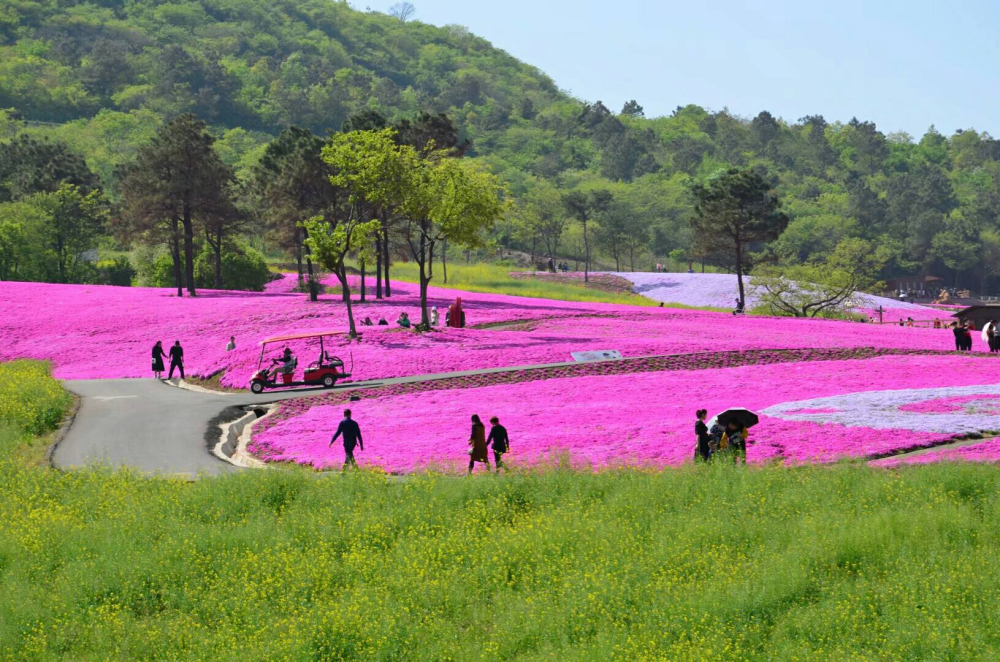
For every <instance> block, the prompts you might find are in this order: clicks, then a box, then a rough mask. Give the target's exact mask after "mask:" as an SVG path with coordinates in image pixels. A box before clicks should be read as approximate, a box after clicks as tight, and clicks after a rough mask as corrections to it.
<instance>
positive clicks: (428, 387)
mask: <svg viewBox="0 0 1000 662" xmlns="http://www.w3.org/2000/svg"><path fill="white" fill-rule="evenodd" d="M957 353H958V352H954V351H948V350H933V349H893V348H877V347H851V348H821V349H755V350H746V351H728V352H700V353H695V354H666V355H660V356H647V357H637V358H624V359H613V360H609V361H598V362H594V363H575V362H573V363H562V364H549V365H538V366H519V367H513V368H490V369H488V370H482V371H467V372H465V373H444V374H441V375H425V376H422V377H417V378H403V379H405V380H406V381H403V380H398V381H396V380H394V383H386V384H384V385H381V386H380V385H374V384H373V385H371V386H368V387H363V386H362V387H360V388H357V389H352V390H349V391H348V390H345V391H340V392H335V393H330V392H325V393H321V394H318V395H314V396H311V397H303V398H296V399H295V400H294V401H291V402H290V403H289V404H281V405H279V407H278V411H277V412H274V413H272V414H271V415H269V416H268V417H267V420H266V421H262V423H261V425H258V426H257V427H258V429H259V430H260V431H265V430H268V429H270V428H271V427H273V426H274V425H275V424H277V423H279V422H281V421H284V420H287V419H289V418H292V417H293V415H298V414H300V413H302V412H304V411H305V410H307V409H309V408H311V407H314V406H323V405H343V404H347V403H348V402H350V401H351V398H355V399H358V398H365V397H385V396H390V397H391V396H398V395H408V394H411V393H419V392H424V391H445V390H452V389H469V388H480V387H485V386H495V385H499V384H517V383H522V382H531V381H538V380H548V379H563V378H568V377H585V376H602V375H621V374H629V373H643V372H674V371H680V370H714V369H721V368H738V367H743V366H752V365H774V364H780V363H802V362H808V361H846V360H863V359H870V358H876V357H879V356H949V355H953V354H957ZM962 354H963V355H969V354H967V353H964V352H963V353H962ZM969 356H971V357H972V358H979V359H985V360H989V359H1000V356H997V355H992V354H982V353H974V354H971V355H969ZM385 381H387V382H388V381H389V380H385ZM347 386H349V384H347V383H345V384H344V387H345V388H346V387H347ZM359 386H360V385H359ZM943 443H954V439H949V440H946V441H945V442H943ZM922 448H934V447H933V446H924V447H922ZM911 450H912V449H907V450H906V451H905V452H909V451H911ZM254 456H255V457H259V455H258V454H254ZM882 457H884V456H879V457H872V458H867V459H869V460H871V459H882ZM259 459H263V460H265V461H266V456H265V457H263V458H260V457H259Z"/></svg>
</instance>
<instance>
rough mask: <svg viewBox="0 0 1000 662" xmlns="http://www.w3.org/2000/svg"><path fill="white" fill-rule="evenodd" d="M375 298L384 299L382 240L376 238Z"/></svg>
mask: <svg viewBox="0 0 1000 662" xmlns="http://www.w3.org/2000/svg"><path fill="white" fill-rule="evenodd" d="M375 298H376V299H381V298H382V238H381V237H379V236H377V235H376V237H375Z"/></svg>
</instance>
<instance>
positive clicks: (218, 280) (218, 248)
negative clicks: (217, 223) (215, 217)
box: [213, 227, 224, 290]
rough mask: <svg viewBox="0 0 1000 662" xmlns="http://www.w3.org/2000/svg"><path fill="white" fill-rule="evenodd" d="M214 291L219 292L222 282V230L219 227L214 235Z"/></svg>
mask: <svg viewBox="0 0 1000 662" xmlns="http://www.w3.org/2000/svg"><path fill="white" fill-rule="evenodd" d="M213 248H214V249H215V289H217V290H221V289H222V287H223V285H224V283H223V282H222V228H221V227H220V228H219V229H218V231H217V232H216V235H215V246H213Z"/></svg>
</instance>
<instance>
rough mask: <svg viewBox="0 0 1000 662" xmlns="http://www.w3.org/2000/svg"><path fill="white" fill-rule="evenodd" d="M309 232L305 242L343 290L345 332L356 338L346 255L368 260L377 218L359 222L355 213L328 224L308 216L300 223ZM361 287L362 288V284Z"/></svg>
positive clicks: (376, 226)
mask: <svg viewBox="0 0 1000 662" xmlns="http://www.w3.org/2000/svg"><path fill="white" fill-rule="evenodd" d="M303 225H304V226H305V227H306V229H307V230H308V231H309V238H308V239H306V244H307V245H308V246H309V249H310V250H311V251H312V253H313V255H315V256H316V259H317V260H319V262H320V264H322V265H323V266H324V267H326V268H327V269H329V270H330V271H331V272H332V273H334V274H336V275H337V280H339V281H340V287H341V291H342V292H343V299H344V303H345V305H346V306H347V324H348V335H349V336H350V337H351V338H357V337H358V330H357V327H356V326H355V324H354V309H353V306H352V303H351V287H350V285H349V284H348V281H347V265H346V261H347V258H348V256H350V255H352V254H354V255H357V256H358V259H360V260H362V261H363V260H365V259H371V254H372V250H373V249H372V247H373V244H374V238H375V235H376V234H377V233H378V231H379V227H380V226H379V222H378V221H377V220H372V221H367V222H362V221H361V220H360V218H358V217H356V216H353V215H352V216H350V217H348V218H344V219H340V220H339V222H338V223H337V224H336V225H334V226H332V227H331V226H330V224H329V223H327V221H326V219H324V218H319V217H317V218H312V219H309V220H308V221H306V222H305V223H303ZM362 287H364V286H363V285H362Z"/></svg>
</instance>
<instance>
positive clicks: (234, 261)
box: [131, 242, 271, 292]
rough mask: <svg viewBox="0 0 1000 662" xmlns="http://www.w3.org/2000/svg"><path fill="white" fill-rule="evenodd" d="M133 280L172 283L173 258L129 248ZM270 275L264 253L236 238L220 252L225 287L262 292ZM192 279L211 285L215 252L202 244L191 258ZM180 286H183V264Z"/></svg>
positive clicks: (149, 283) (150, 284)
mask: <svg viewBox="0 0 1000 662" xmlns="http://www.w3.org/2000/svg"><path fill="white" fill-rule="evenodd" d="M131 259H132V264H133V265H135V270H136V282H137V283H138V284H139V285H141V286H143V287H174V286H175V284H174V262H173V259H172V258H171V256H170V253H169V252H167V251H165V250H163V249H153V248H149V247H141V248H138V249H136V250H134V251H133V252H132V258H131ZM270 279H271V272H270V270H269V269H268V268H267V260H266V259H265V258H264V254H263V253H261V252H260V251H258V250H257V249H255V248H251V247H250V246H248V245H246V244H244V243H243V242H238V243H234V244H231V245H230V246H228V247H227V248H226V250H225V251H224V252H223V254H222V286H223V288H225V289H227V290H247V291H251V292H263V291H264V286H265V285H267V283H268V282H269V281H270ZM194 282H195V285H197V286H198V287H199V288H213V287H215V253H214V252H213V251H212V249H211V247H209V246H205V247H203V248H202V250H201V251H200V252H199V253H198V257H197V258H196V259H195V262H194ZM181 286H182V287H183V286H184V274H183V265H182V273H181Z"/></svg>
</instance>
